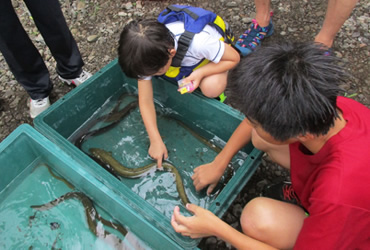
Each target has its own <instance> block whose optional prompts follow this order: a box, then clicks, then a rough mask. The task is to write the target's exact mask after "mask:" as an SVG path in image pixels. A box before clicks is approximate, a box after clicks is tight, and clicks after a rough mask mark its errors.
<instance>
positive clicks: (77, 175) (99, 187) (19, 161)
mask: <svg viewBox="0 0 370 250" xmlns="http://www.w3.org/2000/svg"><path fill="white" fill-rule="evenodd" d="M40 165H43V166H49V168H50V170H51V171H52V172H54V174H56V175H59V176H60V177H62V178H64V179H65V180H67V181H68V182H69V183H71V184H73V185H74V186H75V188H76V189H78V190H79V191H82V192H83V193H85V194H86V195H88V196H89V197H90V198H91V199H92V200H93V201H94V203H95V204H96V205H98V206H99V207H101V208H102V209H104V210H105V211H108V212H109V214H110V215H113V214H114V218H115V219H116V220H117V221H119V222H120V223H121V224H122V225H124V226H125V227H126V228H128V229H129V230H130V231H131V232H136V233H135V235H137V236H138V237H140V236H147V235H150V237H144V238H143V239H142V241H144V242H145V245H146V246H147V247H149V248H152V249H156V248H157V247H158V246H161V248H162V247H163V249H179V246H178V245H177V244H176V243H175V242H174V241H172V240H170V239H169V238H168V237H167V235H166V234H164V233H162V232H161V231H159V230H158V229H157V228H156V227H155V226H153V225H151V224H149V223H148V221H147V220H145V219H144V218H143V217H142V216H141V215H140V214H138V213H136V211H134V210H133V209H132V208H131V207H130V206H128V203H126V202H125V201H124V200H123V199H122V197H120V196H119V195H118V194H117V193H115V192H113V191H112V190H111V189H109V188H107V187H106V186H105V185H104V184H103V183H102V182H100V181H98V180H97V179H96V178H95V177H93V176H91V175H90V174H89V173H88V172H87V171H86V169H87V166H86V165H80V163H78V162H76V161H75V160H73V159H72V158H71V157H70V156H69V155H67V154H66V153H65V152H64V151H63V150H61V149H60V148H59V147H57V146H56V145H55V144H54V143H52V142H50V141H49V140H48V139H47V138H45V137H44V136H43V135H41V134H40V133H39V132H38V131H36V130H35V129H34V128H33V127H31V126H29V125H26V124H24V125H21V126H19V127H18V128H17V129H16V130H15V131H13V132H12V133H11V134H10V135H9V136H8V137H7V138H5V139H4V140H3V141H2V142H1V144H0V171H1V175H0V197H1V199H0V207H4V206H3V205H5V207H7V205H10V204H2V203H3V202H4V200H5V201H6V199H7V198H8V197H9V196H11V195H12V192H14V189H15V188H17V187H18V186H19V185H20V184H21V183H22V181H24V180H25V179H26V178H27V177H28V176H30V175H31V174H33V173H34V172H35V169H36V168H37V167H40ZM43 171H44V172H46V173H47V171H46V168H43ZM50 179H53V180H54V181H55V183H56V184H58V182H59V184H58V185H59V186H60V185H62V186H64V189H65V190H66V192H68V190H69V189H68V188H67V186H66V185H65V184H63V183H62V182H60V181H59V180H56V179H55V178H54V177H51V178H50ZM39 185H48V184H47V182H45V183H42V184H39ZM29 186H30V189H28V190H29V191H27V190H25V192H24V194H23V195H22V197H19V198H20V199H23V200H25V201H27V200H28V199H31V197H28V196H27V194H28V193H31V191H33V189H37V188H38V187H37V186H36V184H33V183H29ZM56 186H57V185H55V186H54V185H53V187H51V189H53V190H54V189H55V188H56ZM62 188H63V187H62ZM31 189H32V190H31ZM36 196H38V195H36ZM37 198H38V197H36V199H37ZM31 204H32V203H31ZM41 204H42V203H41ZM58 206H62V205H58ZM27 209H28V210H30V208H29V207H16V209H15V210H14V211H10V212H8V213H7V214H8V215H7V216H9V218H11V221H10V222H11V224H12V225H15V226H13V227H12V228H10V229H9V228H8V229H9V230H11V229H14V230H16V232H17V233H19V231H18V230H21V228H20V227H19V228H18V229H17V228H16V226H17V225H18V223H21V222H20V221H22V220H21V219H20V218H19V213H22V212H23V211H25V210H27ZM71 209H74V208H70V210H71ZM42 213H44V212H37V214H36V213H35V214H34V216H35V215H37V216H36V217H37V218H44V217H45V216H43V214H42ZM45 213H46V212H45ZM4 217H5V216H3V218H2V220H6V218H4ZM31 217H32V216H30V218H28V216H27V218H25V219H24V220H23V221H26V226H25V228H26V229H27V228H28V227H31V226H32V225H31V224H33V223H35V222H37V221H35V222H33V221H31ZM81 217H84V215H82V216H79V218H81ZM57 219H58V218H54V220H57ZM39 220H41V219H39ZM31 222H32V223H31ZM39 224H40V223H39ZM47 224H49V223H47ZM59 224H62V225H61V227H62V226H63V222H59ZM33 226H34V227H33V229H32V230H37V228H38V227H35V225H33ZM3 227H4V225H3V224H2V228H0V234H1V232H2V230H7V228H3ZM54 229H55V228H54ZM23 230H24V229H23ZM30 230H31V229H30ZM66 230H72V228H68V227H67V228H66ZM3 233H5V232H4V231H3ZM88 233H89V232H88ZM21 234H22V237H24V238H26V237H27V234H28V235H29V234H30V232H28V231H23V233H21ZM62 234H63V233H62ZM62 234H61V235H58V237H63V235H62ZM23 235H24V236H23ZM14 237H15V236H14ZM35 237H39V238H40V239H42V238H44V235H35ZM64 237H67V236H64ZM12 239H13V240H12ZM14 239H15V238H13V235H12V237H11V239H6V240H7V241H8V240H10V241H13V243H14V244H16V245H13V247H14V248H17V247H16V246H19V244H21V243H20V242H18V243H17V242H14ZM6 240H4V241H3V240H2V241H1V243H0V246H6V245H5V244H6V243H5V241H6ZM22 240H23V238H22ZM86 241H88V240H86ZM36 243H37V242H36ZM80 243H81V244H80V247H82V248H83V245H85V246H87V247H88V246H90V247H91V246H93V244H94V243H95V242H94V241H92V242H80ZM52 244H53V241H51V242H49V247H50V246H51V245H52ZM34 247H35V248H38V247H45V245H44V246H36V245H35V246H34ZM90 247H88V248H90ZM0 248H2V247H0Z"/></svg>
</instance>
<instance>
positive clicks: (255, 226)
mask: <svg viewBox="0 0 370 250" xmlns="http://www.w3.org/2000/svg"><path fill="white" fill-rule="evenodd" d="M269 201H270V199H268V198H264V197H257V198H254V199H253V200H251V201H250V202H249V203H248V204H247V205H246V206H245V207H244V209H243V212H242V215H241V217H240V224H241V227H242V230H243V232H244V233H245V234H246V235H249V236H251V237H254V238H259V236H261V235H263V234H264V233H265V232H267V231H268V230H269V227H270V225H271V218H270V217H271V209H272V208H271V206H270V205H269Z"/></svg>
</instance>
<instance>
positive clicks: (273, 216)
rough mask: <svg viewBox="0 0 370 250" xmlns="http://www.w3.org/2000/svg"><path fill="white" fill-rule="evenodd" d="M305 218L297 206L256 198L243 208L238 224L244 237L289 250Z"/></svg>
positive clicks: (302, 211)
mask: <svg viewBox="0 0 370 250" xmlns="http://www.w3.org/2000/svg"><path fill="white" fill-rule="evenodd" d="M306 217H307V216H306V214H305V211H304V210H303V209H302V208H301V207H299V206H297V205H293V204H289V203H286V202H282V201H278V200H273V199H270V198H265V197H258V198H255V199H253V200H251V201H250V202H249V203H248V204H247V205H246V206H245V207H244V209H243V212H242V215H241V218H240V224H241V226H242V230H243V232H244V233H245V234H246V235H248V236H250V237H252V238H254V239H257V240H260V241H262V242H265V243H267V244H269V245H271V246H274V247H276V248H279V249H289V248H293V246H294V244H295V242H296V239H297V237H298V234H299V232H300V231H301V228H302V225H303V221H304V219H305V218H306Z"/></svg>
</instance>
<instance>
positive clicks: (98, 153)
mask: <svg viewBox="0 0 370 250" xmlns="http://www.w3.org/2000/svg"><path fill="white" fill-rule="evenodd" d="M89 152H90V153H91V155H93V156H94V157H95V158H97V159H99V160H100V161H101V162H103V163H104V164H106V165H109V166H110V167H111V168H112V169H114V171H115V173H117V174H118V175H120V176H122V177H125V178H138V177H141V176H143V175H145V174H146V173H148V172H149V171H151V170H153V169H154V170H155V169H156V168H157V164H156V163H150V164H148V165H145V166H143V167H139V168H127V167H125V166H123V165H122V164H121V163H119V162H118V161H117V160H116V159H114V158H113V156H112V154H111V153H109V152H107V151H105V150H103V149H100V148H90V149H89ZM162 168H163V169H164V170H166V171H168V172H172V173H173V174H174V175H175V180H176V188H177V192H178V193H179V196H180V199H181V201H182V203H183V204H184V205H186V204H187V203H190V202H189V199H188V197H187V195H186V193H185V188H184V184H183V182H182V179H181V176H180V173H179V171H178V170H177V169H176V167H175V166H174V165H172V164H171V163H170V162H168V161H164V162H163V163H162Z"/></svg>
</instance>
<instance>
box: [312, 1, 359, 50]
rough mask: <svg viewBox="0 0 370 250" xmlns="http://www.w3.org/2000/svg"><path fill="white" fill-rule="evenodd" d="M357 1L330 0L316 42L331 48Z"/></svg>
mask: <svg viewBox="0 0 370 250" xmlns="http://www.w3.org/2000/svg"><path fill="white" fill-rule="evenodd" d="M357 2H358V0H329V2H328V7H327V9H326V15H325V20H324V23H323V25H322V28H321V30H320V32H319V34H317V36H316V37H315V42H319V43H322V44H324V45H326V46H327V47H329V48H330V47H331V46H332V45H333V42H334V39H335V36H336V34H337V33H338V31H339V30H340V28H341V27H342V25H343V24H344V22H345V21H346V20H347V19H348V17H349V16H350V14H351V12H352V10H353V8H354V7H355V5H356V3H357Z"/></svg>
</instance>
